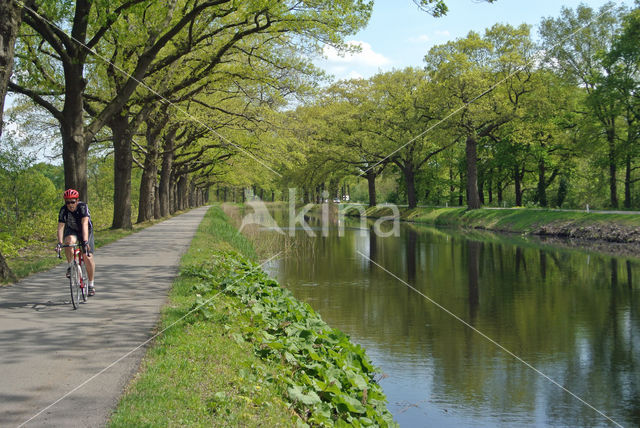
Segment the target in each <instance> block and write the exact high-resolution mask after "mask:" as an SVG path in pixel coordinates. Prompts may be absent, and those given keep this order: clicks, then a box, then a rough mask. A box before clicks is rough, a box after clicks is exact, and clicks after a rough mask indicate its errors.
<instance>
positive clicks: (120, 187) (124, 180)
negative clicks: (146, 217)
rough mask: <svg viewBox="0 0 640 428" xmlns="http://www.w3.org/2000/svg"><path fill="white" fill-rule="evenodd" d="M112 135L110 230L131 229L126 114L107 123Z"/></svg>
mask: <svg viewBox="0 0 640 428" xmlns="http://www.w3.org/2000/svg"><path fill="white" fill-rule="evenodd" d="M108 126H109V127H110V128H111V132H112V134H113V158H114V165H113V223H112V224H111V228H112V229H131V227H132V224H131V170H132V168H133V153H132V151H131V138H132V132H130V128H129V120H128V117H127V115H126V114H118V115H115V116H114V117H113V118H112V119H111V120H110V121H109V123H108Z"/></svg>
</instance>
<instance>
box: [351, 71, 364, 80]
mask: <svg viewBox="0 0 640 428" xmlns="http://www.w3.org/2000/svg"><path fill="white" fill-rule="evenodd" d="M347 79H364V76H363V75H362V74H360V73H358V72H357V71H352V72H350V73H349V74H348V75H347Z"/></svg>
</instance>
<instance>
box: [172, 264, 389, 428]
mask: <svg viewBox="0 0 640 428" xmlns="http://www.w3.org/2000/svg"><path fill="white" fill-rule="evenodd" d="M183 275H187V276H192V277H196V278H199V279H200V282H199V283H198V285H197V286H195V289H194V291H195V292H196V293H197V294H196V297H195V300H194V303H193V307H192V310H193V311H194V312H193V314H194V317H196V318H199V319H212V318H213V312H212V310H211V309H212V308H211V306H210V303H209V302H210V301H211V300H212V299H211V298H210V297H209V296H211V295H216V294H217V293H220V292H223V293H224V294H226V295H228V296H232V297H235V298H237V299H238V305H237V306H236V307H234V309H233V314H232V318H233V319H235V320H237V324H236V326H235V328H234V327H232V326H231V325H230V324H227V325H226V328H227V329H228V330H229V331H230V332H231V331H233V330H236V331H234V332H232V333H230V334H231V335H232V337H233V338H234V340H235V341H236V342H238V343H245V342H248V343H250V344H251V345H252V346H253V350H254V353H255V354H256V355H258V356H259V357H260V358H262V359H264V360H267V361H271V362H273V363H275V364H279V365H281V366H282V367H283V370H282V371H279V372H278V374H277V375H276V376H272V375H271V376H269V375H268V374H266V373H265V374H264V378H265V379H267V380H268V381H269V382H274V383H277V384H281V385H286V396H285V397H284V399H285V400H288V402H289V403H290V405H291V406H292V408H293V409H294V410H295V412H296V414H298V415H299V416H300V418H301V419H302V421H304V423H305V424H306V425H310V426H338V427H340V426H345V427H346V426H355V427H361V426H396V424H395V423H394V421H393V418H392V416H391V414H390V413H389V411H388V410H387V408H386V398H385V396H384V393H383V392H382V388H381V387H380V385H379V384H378V383H377V382H376V378H377V377H378V376H379V372H378V371H377V369H376V368H375V367H374V366H373V365H372V364H371V361H370V360H369V358H368V357H367V355H366V353H365V351H364V349H363V348H362V347H360V346H359V345H357V344H354V343H352V342H351V341H350V340H349V338H348V336H346V335H345V334H344V333H342V332H340V331H339V330H336V329H333V328H331V327H329V326H328V325H327V324H326V323H325V322H324V321H323V320H322V319H321V318H320V316H319V315H318V314H317V313H315V312H314V311H313V309H312V308H311V307H310V306H309V305H308V304H306V303H302V302H300V301H298V300H296V299H295V298H294V297H293V295H292V294H291V293H290V292H289V291H288V290H286V289H284V288H282V287H280V285H279V284H278V283H277V282H276V281H274V280H272V279H270V278H269V277H268V276H267V275H266V274H265V273H264V271H262V269H260V267H259V266H258V265H256V264H253V263H251V262H249V261H247V260H246V259H244V258H243V257H242V256H240V255H239V254H237V253H233V252H225V253H219V254H218V255H216V256H215V257H213V258H212V259H211V260H209V262H207V263H204V264H200V265H197V266H190V267H187V268H185V269H184V271H183Z"/></svg>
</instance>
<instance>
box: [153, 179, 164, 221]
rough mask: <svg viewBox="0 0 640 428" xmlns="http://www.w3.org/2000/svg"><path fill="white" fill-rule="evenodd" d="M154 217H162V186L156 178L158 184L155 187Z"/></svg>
mask: <svg viewBox="0 0 640 428" xmlns="http://www.w3.org/2000/svg"><path fill="white" fill-rule="evenodd" d="M153 195H154V197H153V218H156V219H157V218H160V217H162V214H161V213H160V196H159V195H160V186H159V185H158V182H157V180H156V185H155V187H154V189H153Z"/></svg>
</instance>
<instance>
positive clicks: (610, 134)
mask: <svg viewBox="0 0 640 428" xmlns="http://www.w3.org/2000/svg"><path fill="white" fill-rule="evenodd" d="M607 143H608V148H609V193H610V196H611V198H610V203H611V208H618V189H617V183H616V169H617V168H616V167H617V165H616V157H617V156H616V132H615V128H614V127H613V126H611V127H609V129H607Z"/></svg>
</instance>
